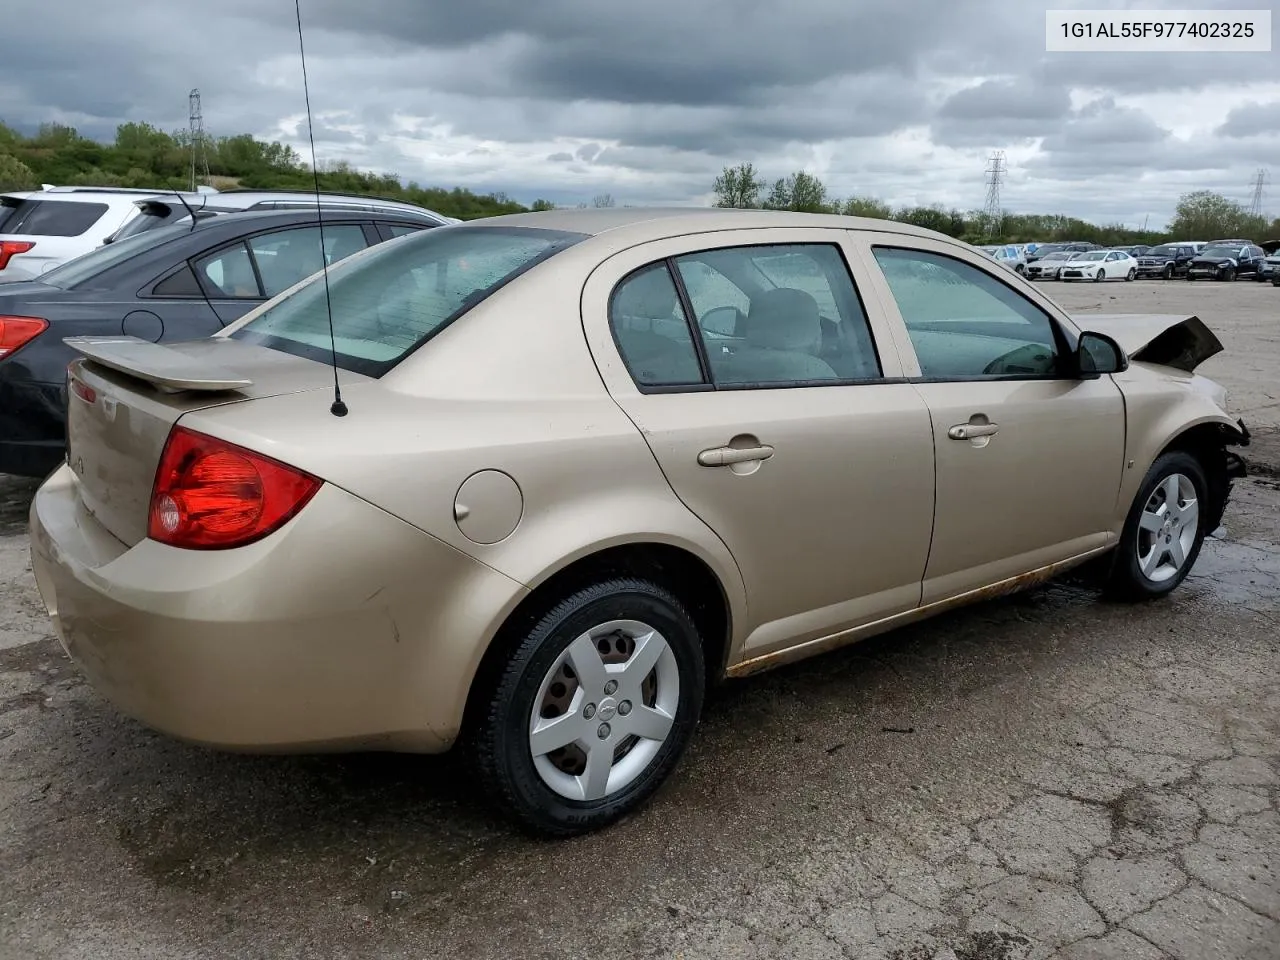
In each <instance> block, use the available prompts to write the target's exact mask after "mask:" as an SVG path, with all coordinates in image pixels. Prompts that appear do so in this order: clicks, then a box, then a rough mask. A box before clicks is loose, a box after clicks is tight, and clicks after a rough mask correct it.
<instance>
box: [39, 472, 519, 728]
mask: <svg viewBox="0 0 1280 960" xmlns="http://www.w3.org/2000/svg"><path fill="white" fill-rule="evenodd" d="M30 521H31V560H32V568H33V569H34V571H35V576H36V582H37V584H38V585H39V588H40V594H41V596H42V597H43V599H44V602H45V606H46V608H47V609H48V611H49V614H50V617H51V618H52V621H53V624H54V627H55V629H56V631H57V634H58V637H59V639H60V640H61V642H62V645H63V647H64V648H65V649H66V651H67V653H68V654H69V655H70V656H71V657H72V659H73V660H74V661H75V662H76V664H77V665H78V666H79V667H80V669H81V670H82V671H83V673H84V674H85V676H86V677H87V678H88V680H89V681H90V682H91V683H92V684H93V686H94V687H95V688H96V689H97V690H98V691H99V692H100V693H102V694H103V695H104V696H105V697H107V699H109V700H110V701H111V702H112V703H114V704H115V705H116V707H117V708H119V709H120V710H121V711H122V712H123V713H125V714H128V715H129V716H131V717H134V718H135V719H137V720H140V721H141V722H143V723H144V724H146V725H148V726H150V727H153V728H155V729H157V730H160V731H162V732H165V733H168V734H170V735H172V736H175V737H178V738H180V739H183V740H188V741H192V742H197V743H202V744H207V745H210V746H217V747H222V748H230V749H236V750H246V751H256V752H284V751H290V752H292V751H311V750H334V749H370V748H372V749H392V750H407V751H415V752H426V753H431V752H439V751H443V750H445V749H447V748H448V747H449V746H450V745H451V744H452V742H453V740H454V739H455V738H456V736H457V733H458V730H459V727H460V725H461V718H462V713H463V709H464V706H465V701H466V696H467V693H468V690H469V686H470V682H471V678H472V677H473V675H474V672H475V669H476V666H477V665H478V663H479V659H480V655H481V653H482V652H483V649H484V647H485V645H486V642H487V639H488V638H489V637H490V636H491V635H492V633H491V631H492V630H494V629H496V626H495V624H494V623H491V622H490V621H489V619H487V618H486V615H493V614H498V615H499V616H505V615H506V612H507V611H509V610H510V609H511V608H513V607H514V605H515V604H516V603H517V602H518V601H519V599H520V598H521V597H523V595H524V593H525V590H524V588H523V587H521V586H520V585H519V584H517V583H516V582H515V581H513V580H510V579H508V578H506V577H504V576H502V575H501V574H499V573H497V572H496V571H494V570H492V569H490V568H489V567H486V566H484V565H483V564H480V563H478V562H477V561H475V560H473V559H471V558H470V557H467V556H466V555H465V554H463V553H461V552H459V551H457V550H455V549H454V548H452V547H450V546H448V545H446V544H444V543H442V542H440V541H438V540H435V539H434V538H432V537H429V536H427V535H426V534H424V533H422V532H421V531H419V530H417V529H416V528H414V527H411V526H409V525H408V524H406V523H404V522H403V521H400V520H398V519H395V518H394V517H391V516H390V515H389V514H386V513H384V512H383V511H381V510H378V509H377V508H375V507H373V506H371V505H369V504H367V503H365V502H364V501H362V500H359V499H358V498H356V497H353V496H351V495H350V494H347V493H345V492H344V491H341V490H339V489H337V488H335V487H332V486H330V485H326V486H325V487H323V488H322V489H321V490H320V492H319V493H318V494H317V495H316V497H315V498H314V499H313V500H312V501H311V503H309V504H308V505H307V507H306V508H305V509H304V510H303V511H302V512H301V513H300V514H299V515H298V516H297V517H295V518H294V519H293V520H292V521H290V523H289V524H287V525H286V526H285V527H284V528H282V529H281V530H280V531H278V532H277V533H275V534H273V535H272V536H270V537H268V538H266V539H265V540H262V541H259V542H258V543H255V544H251V545H250V546H247V547H242V548H239V549H235V550H220V551H191V550H178V549H174V548H171V547H166V546H164V545H162V544H159V543H155V542H153V541H150V540H143V541H141V542H140V543H138V544H137V545H136V546H134V547H132V548H130V547H126V546H125V545H124V544H123V543H121V542H120V541H118V540H116V539H115V538H114V537H113V536H111V534H110V533H109V532H108V531H107V530H106V529H105V528H103V527H102V526H101V525H100V524H99V523H98V522H97V521H96V520H95V519H94V517H93V516H92V515H91V514H89V513H88V512H87V511H86V510H85V508H84V506H83V505H82V503H81V501H80V498H79V495H78V492H77V481H76V479H75V475H74V474H73V473H72V472H71V470H70V469H69V468H66V467H63V468H61V469H59V470H58V471H57V472H56V473H54V474H53V475H52V476H51V477H50V478H49V479H48V480H46V481H45V483H44V484H43V485H42V486H41V488H40V490H39V491H38V492H37V493H36V497H35V500H34V501H33V503H32V507H31V517H30Z"/></svg>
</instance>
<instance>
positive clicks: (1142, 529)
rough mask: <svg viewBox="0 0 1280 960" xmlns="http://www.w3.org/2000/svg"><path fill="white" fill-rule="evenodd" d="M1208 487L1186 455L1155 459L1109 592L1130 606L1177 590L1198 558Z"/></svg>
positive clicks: (1120, 548) (1124, 536) (1197, 463)
mask: <svg viewBox="0 0 1280 960" xmlns="http://www.w3.org/2000/svg"><path fill="white" fill-rule="evenodd" d="M1208 492H1209V483H1208V480H1207V479H1206V478H1205V474H1204V468H1203V467H1201V466H1200V461H1199V460H1197V459H1196V458H1195V457H1193V456H1192V455H1191V454H1189V453H1186V452H1185V451H1182V450H1173V451H1170V452H1169V453H1166V454H1163V455H1162V456H1160V457H1159V458H1157V460H1156V462H1155V463H1153V464H1152V465H1151V469H1150V470H1148V471H1147V475H1146V477H1144V478H1143V480H1142V486H1141V487H1139V488H1138V495H1137V496H1136V497H1135V498H1134V501H1133V506H1132V507H1131V508H1130V509H1129V516H1128V517H1127V518H1126V520H1125V524H1124V530H1123V532H1122V533H1121V534H1120V543H1119V545H1118V546H1117V547H1116V553H1115V557H1114V559H1113V562H1112V567H1111V573H1110V576H1109V578H1108V584H1107V587H1108V592H1109V593H1111V594H1112V595H1113V596H1116V597H1119V598H1121V599H1126V600H1149V599H1153V598H1155V597H1162V596H1164V595H1165V594H1168V593H1170V592H1171V591H1172V590H1173V589H1174V588H1175V587H1177V586H1178V584H1180V583H1181V582H1182V581H1183V580H1184V579H1185V578H1186V576H1187V574H1188V573H1189V572H1190V570H1191V567H1192V566H1193V565H1194V564H1195V562H1196V557H1198V556H1199V555H1200V547H1201V545H1202V544H1203V543H1204V536H1205V533H1206V532H1207V531H1205V530H1204V529H1203V517H1204V516H1205V515H1206V511H1205V510H1204V509H1202V507H1205V506H1207V504H1206V500H1207V497H1208Z"/></svg>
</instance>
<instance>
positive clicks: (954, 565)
mask: <svg viewBox="0 0 1280 960" xmlns="http://www.w3.org/2000/svg"><path fill="white" fill-rule="evenodd" d="M911 243H912V246H910V247H908V246H904V245H903V244H902V238H898V237H893V236H892V235H879V236H878V237H876V238H875V239H874V240H872V241H871V247H870V254H871V257H870V260H871V261H872V263H874V264H876V265H878V266H879V268H880V277H879V280H880V283H878V284H877V288H878V289H879V290H880V291H881V292H882V294H883V296H884V297H885V300H886V306H887V309H889V310H891V311H895V312H896V313H897V314H898V315H899V316H900V317H901V320H902V323H903V324H904V325H905V327H906V332H907V334H908V336H909V339H910V345H911V348H912V349H913V351H914V354H915V359H916V361H917V363H918V365H919V371H918V375H917V376H915V377H913V378H912V379H913V380H914V382H915V384H916V389H917V390H919V391H920V395H921V396H922V397H923V398H924V400H925V402H926V403H927V404H928V407H929V412H930V417H931V419H932V423H933V437H934V447H935V459H936V463H937V498H936V504H937V506H936V512H935V517H934V527H933V544H932V547H931V549H930V552H929V562H928V566H927V568H926V571H925V579H924V588H923V596H922V602H923V603H926V604H927V603H931V602H934V601H937V600H942V599H945V598H947V597H951V596H955V595H957V594H961V593H965V592H967V591H970V590H975V589H979V588H981V587H985V586H989V585H991V584H994V583H997V582H999V581H1002V580H1005V579H1007V578H1010V577H1016V576H1019V575H1021V574H1025V573H1028V572H1030V571H1033V570H1036V569H1038V568H1040V567H1043V566H1045V565H1047V564H1051V563H1055V562H1058V561H1062V560H1066V559H1068V558H1072V557H1075V556H1078V555H1080V554H1082V553H1086V552H1088V551H1090V550H1093V549H1095V548H1098V547H1101V546H1104V545H1105V544H1107V543H1108V542H1110V541H1111V540H1112V538H1113V535H1112V533H1111V526H1112V523H1113V519H1114V516H1115V508H1116V497H1117V495H1118V492H1119V487H1120V480H1121V473H1122V469H1123V465H1124V442H1125V414H1124V402H1123V398H1122V396H1121V393H1120V388H1119V387H1118V386H1116V384H1115V383H1114V382H1113V381H1112V379H1111V378H1110V377H1100V378H1098V379H1093V380H1085V379H1080V378H1078V377H1076V376H1075V375H1074V374H1073V373H1072V372H1071V367H1072V366H1073V364H1072V363H1071V359H1072V358H1071V357H1070V353H1071V351H1073V350H1074V344H1073V340H1074V335H1072V336H1071V338H1070V339H1069V338H1068V336H1067V335H1065V334H1064V333H1063V332H1062V331H1061V330H1060V329H1059V327H1058V324H1057V323H1056V321H1055V320H1054V319H1053V318H1052V317H1051V316H1050V315H1049V313H1048V312H1047V311H1046V310H1044V309H1043V308H1042V307H1040V306H1039V305H1037V304H1036V303H1034V302H1033V301H1032V300H1031V299H1029V298H1028V297H1026V296H1025V295H1024V294H1022V293H1021V292H1019V291H1017V290H1015V289H1014V288H1013V287H1012V286H1011V285H1010V284H1009V283H1007V282H1006V281H1005V279H1004V278H1003V277H1000V276H998V275H997V274H994V273H992V272H991V271H989V270H987V269H985V268H983V267H980V266H979V265H978V264H977V263H976V262H971V261H970V260H968V259H966V258H965V257H964V255H963V254H962V253H961V252H960V251H958V250H957V248H955V247H953V246H950V245H945V244H941V243H935V242H934V241H930V240H924V239H919V240H917V239H915V238H912V241H911ZM974 259H976V258H974Z"/></svg>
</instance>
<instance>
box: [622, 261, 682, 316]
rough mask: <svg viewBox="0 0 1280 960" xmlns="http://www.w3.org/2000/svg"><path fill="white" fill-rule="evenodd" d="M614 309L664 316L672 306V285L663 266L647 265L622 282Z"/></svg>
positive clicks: (673, 293) (673, 305)
mask: <svg viewBox="0 0 1280 960" xmlns="http://www.w3.org/2000/svg"><path fill="white" fill-rule="evenodd" d="M613 305H614V309H615V310H616V311H617V312H618V313H620V314H622V315H623V316H630V317H649V318H651V319H666V318H667V317H670V316H671V313H672V311H673V310H675V307H676V288H675V284H673V283H672V282H671V275H670V274H669V273H667V268H666V267H665V266H659V267H649V268H648V269H646V270H644V271H642V272H640V273H637V274H634V275H632V276H631V277H630V278H629V279H628V280H626V281H625V282H624V283H623V284H622V288H621V289H620V290H619V291H618V295H617V297H616V298H615V299H614V303H613Z"/></svg>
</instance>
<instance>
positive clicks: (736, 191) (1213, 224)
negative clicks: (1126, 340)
mask: <svg viewBox="0 0 1280 960" xmlns="http://www.w3.org/2000/svg"><path fill="white" fill-rule="evenodd" d="M713 189H714V190H715V195H716V199H715V204H716V206H719V207H746V208H752V207H758V208H761V209H765V210H799V211H804V212H808V213H842V214H845V215H847V216H856V217H874V218H876V219H878V220H896V221H899V222H901V223H911V224H915V225H916V226H918V227H925V228H927V229H929V230H936V231H938V232H939V233H945V234H946V235H947V236H950V237H955V238H956V239H958V240H963V241H965V242H966V243H1028V242H1031V241H1052V240H1083V241H1087V242H1090V243H1100V244H1104V245H1107V246H1117V245H1121V244H1135V243H1158V242H1160V241H1162V240H1167V239H1178V240H1214V239H1220V238H1227V237H1241V238H1246V239H1251V240H1257V241H1262V240H1269V239H1280V219H1276V220H1271V221H1268V220H1267V219H1266V218H1265V217H1254V216H1250V214H1249V212H1248V211H1247V210H1245V209H1244V208H1243V207H1242V206H1241V205H1240V204H1238V203H1236V202H1235V201H1233V200H1230V199H1228V198H1227V197H1224V196H1222V195H1221V194H1217V193H1213V192H1211V191H1208V190H1200V191H1196V192H1194V193H1186V194H1183V195H1182V197H1181V198H1180V199H1179V201H1178V205H1177V209H1176V212H1175V215H1174V218H1173V220H1172V221H1171V222H1170V223H1169V224H1168V226H1167V227H1165V228H1164V229H1157V230H1137V229H1134V228H1132V227H1126V226H1125V225H1123V224H1118V223H1116V224H1104V225H1101V226H1099V225H1098V224H1095V223H1089V222H1088V221H1085V220H1080V219H1077V218H1076V217H1067V216H1062V215H1060V214H1028V213H1008V212H1002V213H1001V214H1000V216H999V217H988V216H987V215H986V214H985V213H984V212H983V211H981V210H958V209H955V208H951V209H946V208H944V207H942V206H928V207H899V208H897V209H894V208H892V207H890V206H889V204H887V203H884V202H883V201H881V200H877V199H875V198H874V197H863V196H854V197H850V198H848V199H844V200H842V199H839V198H837V197H833V196H831V195H830V194H829V193H828V191H827V187H826V185H825V184H824V183H823V182H822V181H821V180H819V179H818V178H817V177H815V176H813V175H812V174H810V173H805V172H804V171H798V172H796V173H793V174H791V176H789V177H782V178H780V179H778V180H775V181H774V182H773V184H772V185H770V184H768V183H766V182H765V180H764V179H763V178H762V177H761V176H760V175H759V173H757V171H756V169H755V166H754V165H753V164H750V163H741V164H738V165H737V166H736V167H725V168H724V170H723V172H722V173H721V174H720V176H719V177H717V178H716V181H715V185H714V188H713Z"/></svg>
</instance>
